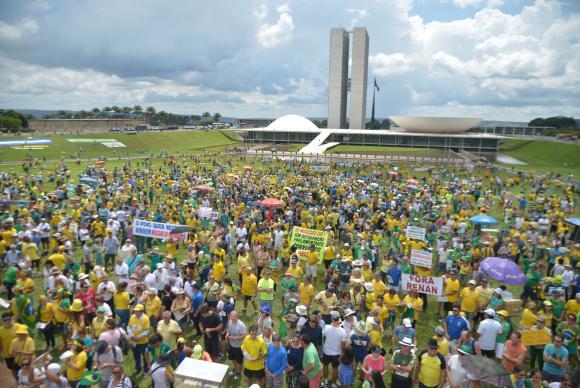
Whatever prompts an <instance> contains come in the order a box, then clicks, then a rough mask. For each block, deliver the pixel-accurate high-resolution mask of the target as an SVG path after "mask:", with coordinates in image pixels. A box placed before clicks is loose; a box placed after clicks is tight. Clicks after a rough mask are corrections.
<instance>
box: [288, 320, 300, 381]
mask: <svg viewBox="0 0 580 388" xmlns="http://www.w3.org/2000/svg"><path fill="white" fill-rule="evenodd" d="M303 355H304V348H302V346H301V345H300V332H298V331H296V332H294V334H293V335H292V337H290V339H289V340H288V346H286V359H287V360H288V367H287V368H286V385H287V386H288V388H299V387H300V376H302V373H301V372H302V357H303Z"/></svg>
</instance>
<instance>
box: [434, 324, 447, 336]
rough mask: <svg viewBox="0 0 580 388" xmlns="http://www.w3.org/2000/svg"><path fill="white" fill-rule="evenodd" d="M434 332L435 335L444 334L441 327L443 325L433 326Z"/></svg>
mask: <svg viewBox="0 0 580 388" xmlns="http://www.w3.org/2000/svg"><path fill="white" fill-rule="evenodd" d="M435 334H437V335H444V334H445V330H444V329H443V327H441V326H437V327H436V328H435Z"/></svg>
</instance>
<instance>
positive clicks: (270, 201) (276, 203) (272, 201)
mask: <svg viewBox="0 0 580 388" xmlns="http://www.w3.org/2000/svg"><path fill="white" fill-rule="evenodd" d="M260 205H262V206H265V207H282V206H284V201H281V200H279V199H276V198H266V199H263V200H261V201H260Z"/></svg>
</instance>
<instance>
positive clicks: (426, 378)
mask: <svg viewBox="0 0 580 388" xmlns="http://www.w3.org/2000/svg"><path fill="white" fill-rule="evenodd" d="M441 358H442V356H440V355H439V354H437V355H435V356H433V357H431V356H429V354H428V353H427V351H426V350H425V351H424V352H422V353H421V355H420V356H419V362H420V363H421V371H420V372H419V381H420V382H421V383H423V385H426V386H428V387H436V386H438V385H439V381H440V376H441V373H445V369H441V366H442V365H443V363H444V362H445V360H444V359H443V360H442V359H441Z"/></svg>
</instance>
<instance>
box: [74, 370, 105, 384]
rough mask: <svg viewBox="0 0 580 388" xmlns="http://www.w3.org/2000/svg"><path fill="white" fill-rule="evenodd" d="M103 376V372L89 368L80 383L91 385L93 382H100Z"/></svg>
mask: <svg viewBox="0 0 580 388" xmlns="http://www.w3.org/2000/svg"><path fill="white" fill-rule="evenodd" d="M102 378H103V374H102V373H101V372H94V371H90V370H88V371H86V372H85V373H84V374H83V377H81V379H80V381H79V385H86V386H89V387H90V386H91V385H93V384H99V383H100V382H101V379H102Z"/></svg>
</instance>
